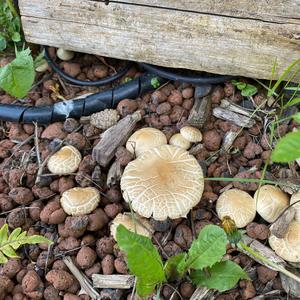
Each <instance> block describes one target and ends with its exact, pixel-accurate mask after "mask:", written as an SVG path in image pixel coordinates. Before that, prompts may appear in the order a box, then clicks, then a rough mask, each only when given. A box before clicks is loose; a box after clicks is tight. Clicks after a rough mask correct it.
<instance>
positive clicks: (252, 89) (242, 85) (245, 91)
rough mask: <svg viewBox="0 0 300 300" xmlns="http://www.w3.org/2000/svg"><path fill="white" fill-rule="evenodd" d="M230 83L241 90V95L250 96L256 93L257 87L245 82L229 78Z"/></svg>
mask: <svg viewBox="0 0 300 300" xmlns="http://www.w3.org/2000/svg"><path fill="white" fill-rule="evenodd" d="M231 83H232V84H233V85H235V86H236V87H237V89H238V90H240V91H241V94H242V96H244V97H250V96H253V95H255V94H256V93H257V87H256V86H254V85H252V84H248V83H246V82H242V81H237V80H231Z"/></svg>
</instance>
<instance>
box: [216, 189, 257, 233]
mask: <svg viewBox="0 0 300 300" xmlns="http://www.w3.org/2000/svg"><path fill="white" fill-rule="evenodd" d="M216 211H217V214H218V217H219V218H220V219H223V218H224V217H226V216H228V217H230V218H231V219H232V220H233V221H234V222H235V224H236V226H237V227H238V228H243V227H245V226H246V225H248V224H249V223H251V222H252V221H253V220H254V218H255V215H256V209H255V200H254V199H253V198H252V197H251V196H250V195H249V194H248V193H246V192H245V191H242V190H239V189H231V190H227V191H225V192H223V193H222V194H221V195H220V197H219V198H218V200H217V204H216Z"/></svg>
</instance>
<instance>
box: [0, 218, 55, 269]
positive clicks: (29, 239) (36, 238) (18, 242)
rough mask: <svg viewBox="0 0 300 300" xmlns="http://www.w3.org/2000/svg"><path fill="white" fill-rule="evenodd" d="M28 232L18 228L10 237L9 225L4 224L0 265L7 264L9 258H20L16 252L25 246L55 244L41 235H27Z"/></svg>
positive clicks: (0, 236) (0, 242)
mask: <svg viewBox="0 0 300 300" xmlns="http://www.w3.org/2000/svg"><path fill="white" fill-rule="evenodd" d="M26 234H27V232H26V231H23V232H22V229H21V228H16V229H14V230H13V232H12V233H11V234H10V235H9V234H8V225H7V224H4V225H3V226H2V227H1V229H0V264H5V263H6V262H7V261H8V258H18V257H19V256H18V255H17V253H16V252H15V250H18V249H19V248H20V247H21V246H23V245H25V244H39V243H48V244H52V243H53V242H52V241H50V240H48V239H46V238H45V237H43V236H40V235H26Z"/></svg>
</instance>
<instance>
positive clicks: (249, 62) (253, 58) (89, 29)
mask: <svg viewBox="0 0 300 300" xmlns="http://www.w3.org/2000/svg"><path fill="white" fill-rule="evenodd" d="M207 1H208V0H207ZM272 1H275V0H272ZM298 1H299V0H297V1H296V2H295V3H297V2H298ZM169 3H171V1H169ZM19 6H20V10H21V14H22V22H23V28H24V32H25V35H26V39H27V40H28V41H29V42H33V43H40V44H44V45H51V46H56V47H64V48H67V49H70V50H75V51H81V52H86V53H94V54H99V55H104V56H111V57H115V58H120V59H129V60H134V61H144V62H148V63H153V64H157V65H162V66H168V67H176V68H187V69H194V70H201V71H207V72H212V73H218V74H231V75H241V76H247V77H255V78H270V75H271V69H272V67H273V65H274V62H275V60H276V59H277V64H278V67H277V75H275V77H278V76H279V74H280V73H282V71H283V70H284V68H285V67H287V66H288V65H289V64H290V63H291V62H293V61H294V60H296V59H297V58H299V54H300V24H291V23H290V22H292V21H293V20H294V19H292V20H290V19H289V18H287V21H286V22H285V23H279V22H278V23H276V22H266V21H261V20H253V19H247V18H235V17H233V18H229V17H224V16H220V15H209V14H207V13H194V12H188V11H180V10H170V9H165V8H158V7H144V6H137V5H132V4H125V3H120V4H118V3H110V4H109V5H105V4H104V3H102V2H95V1H87V0H58V1H51V0H44V1H40V0H20V1H19ZM266 11H268V10H267V9H266ZM37 28H38V30H37Z"/></svg>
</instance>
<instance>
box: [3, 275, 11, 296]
mask: <svg viewBox="0 0 300 300" xmlns="http://www.w3.org/2000/svg"><path fill="white" fill-rule="evenodd" d="M13 288H14V283H13V281H12V280H10V279H9V278H8V277H7V276H5V275H0V291H3V292H5V293H10V292H11V291H12V290H13ZM0 296H1V294H0Z"/></svg>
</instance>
